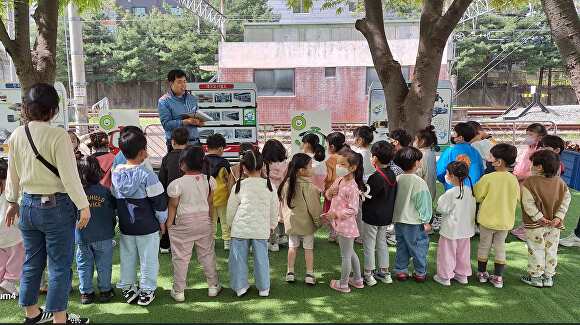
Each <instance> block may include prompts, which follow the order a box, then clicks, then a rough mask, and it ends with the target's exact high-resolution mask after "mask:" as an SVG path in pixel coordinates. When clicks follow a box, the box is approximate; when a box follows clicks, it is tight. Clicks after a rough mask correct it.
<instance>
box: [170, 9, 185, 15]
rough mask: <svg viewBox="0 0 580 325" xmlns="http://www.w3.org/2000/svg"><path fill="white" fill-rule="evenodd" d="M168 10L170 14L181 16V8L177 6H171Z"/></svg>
mask: <svg viewBox="0 0 580 325" xmlns="http://www.w3.org/2000/svg"><path fill="white" fill-rule="evenodd" d="M169 11H170V12H171V14H172V15H175V16H181V14H182V12H181V8H179V7H171V8H170V9H169Z"/></svg>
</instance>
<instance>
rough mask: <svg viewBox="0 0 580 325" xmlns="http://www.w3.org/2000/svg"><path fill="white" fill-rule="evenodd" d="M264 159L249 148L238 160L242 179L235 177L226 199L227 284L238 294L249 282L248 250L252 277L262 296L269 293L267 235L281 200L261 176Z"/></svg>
mask: <svg viewBox="0 0 580 325" xmlns="http://www.w3.org/2000/svg"><path fill="white" fill-rule="evenodd" d="M263 165H264V161H263V159H262V155H261V154H260V153H259V152H256V151H253V150H248V151H246V152H244V154H243V155H242V157H241V160H240V167H241V169H242V172H243V173H244V174H245V175H246V176H247V177H246V178H245V179H242V178H241V177H240V178H238V181H237V182H236V185H235V187H234V188H235V189H234V191H233V193H230V197H229V199H228V210H227V222H228V225H229V226H230V227H231V228H230V229H231V236H232V239H231V241H230V256H229V272H230V287H231V288H232V290H234V291H235V293H236V294H237V296H238V297H241V296H243V295H245V294H246V293H247V292H248V289H249V288H250V286H249V284H248V250H249V245H252V248H253V253H254V278H255V279H256V287H257V288H258V290H259V295H260V296H261V297H267V296H269V295H270V262H269V260H268V239H269V238H270V234H271V233H272V231H274V228H275V227H276V226H277V224H278V207H279V205H280V201H279V200H278V195H277V193H276V191H274V188H273V186H272V184H271V183H270V179H264V178H263V177H262V174H261V172H262V167H263Z"/></svg>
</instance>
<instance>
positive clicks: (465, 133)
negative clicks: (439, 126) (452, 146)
mask: <svg viewBox="0 0 580 325" xmlns="http://www.w3.org/2000/svg"><path fill="white" fill-rule="evenodd" d="M453 130H454V131H455V133H457V136H459V137H463V140H464V141H465V142H470V141H471V140H473V138H475V137H476V136H477V131H476V130H475V128H474V127H473V126H471V125H470V124H468V123H463V122H462V123H457V124H456V125H455V127H454V128H453Z"/></svg>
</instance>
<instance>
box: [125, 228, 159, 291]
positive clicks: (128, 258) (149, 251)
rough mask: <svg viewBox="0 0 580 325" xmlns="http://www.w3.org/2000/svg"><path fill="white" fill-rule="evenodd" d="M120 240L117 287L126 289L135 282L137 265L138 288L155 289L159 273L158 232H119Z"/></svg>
mask: <svg viewBox="0 0 580 325" xmlns="http://www.w3.org/2000/svg"><path fill="white" fill-rule="evenodd" d="M120 241H121V243H120V244H119V246H120V258H121V277H120V279H119V283H117V288H119V289H122V290H126V289H129V288H131V286H134V285H135V284H136V282H137V265H139V266H140V267H139V269H140V271H141V279H140V281H139V288H140V289H141V290H143V291H147V292H151V291H155V289H157V275H158V274H159V255H158V253H159V232H157V231H156V232H154V233H152V234H148V235H142V236H129V235H123V234H121V240H120ZM137 263H138V264H137Z"/></svg>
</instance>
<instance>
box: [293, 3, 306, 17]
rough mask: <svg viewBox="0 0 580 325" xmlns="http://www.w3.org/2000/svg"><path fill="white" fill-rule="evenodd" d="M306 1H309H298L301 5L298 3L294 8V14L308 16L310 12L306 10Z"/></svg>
mask: <svg viewBox="0 0 580 325" xmlns="http://www.w3.org/2000/svg"><path fill="white" fill-rule="evenodd" d="M306 1H307V0H298V2H299V3H297V4H296V6H295V7H293V8H292V12H294V13H295V14H307V13H308V12H309V10H307V8H306V4H305V3H306Z"/></svg>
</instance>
